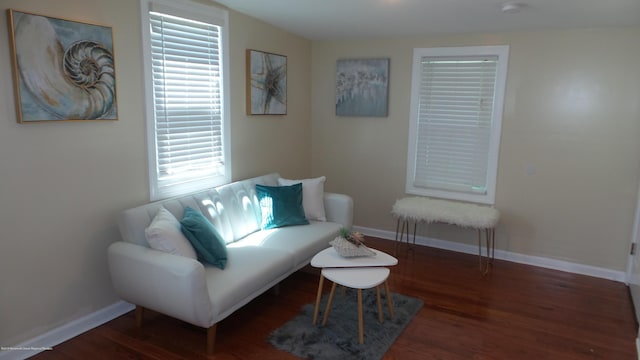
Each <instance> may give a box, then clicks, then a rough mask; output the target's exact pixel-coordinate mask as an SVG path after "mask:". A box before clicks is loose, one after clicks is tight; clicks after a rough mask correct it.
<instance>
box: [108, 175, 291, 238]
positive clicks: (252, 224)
mask: <svg viewBox="0 0 640 360" xmlns="http://www.w3.org/2000/svg"><path fill="white" fill-rule="evenodd" d="M278 178H280V175H279V174H277V173H271V174H267V175H263V176H258V177H254V178H250V179H245V180H241V181H236V182H233V183H230V184H226V185H222V186H219V187H216V188H211V189H208V190H204V191H199V192H195V193H191V194H187V195H183V196H178V197H174V198H170V199H166V200H160V201H155V202H152V203H147V204H144V205H141V206H138V207H135V208H131V209H128V210H125V211H123V212H122V213H120V217H119V219H118V226H119V228H120V234H121V235H122V239H123V240H124V241H127V242H131V243H134V244H138V245H142V246H147V247H148V246H149V244H148V243H147V241H146V239H145V236H144V229H145V228H146V227H147V226H149V224H150V223H151V221H152V220H153V218H154V216H155V215H156V213H157V212H158V210H159V209H160V207H162V206H164V208H165V209H167V210H169V211H170V212H171V213H172V214H173V215H174V216H175V217H176V218H177V219H182V216H183V214H184V209H185V208H186V207H190V208H192V209H194V210H197V211H199V212H201V213H202V214H203V215H204V216H205V217H206V218H207V219H208V220H209V221H211V224H213V226H214V227H215V228H216V230H217V231H218V233H220V235H221V236H222V238H223V239H224V241H225V242H226V243H231V242H234V241H237V240H240V239H242V238H243V237H245V236H247V235H249V234H251V233H253V232H255V231H258V230H260V224H261V221H262V215H261V212H260V205H259V203H258V197H257V195H256V184H261V185H268V186H277V185H278Z"/></svg>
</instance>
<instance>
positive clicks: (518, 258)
mask: <svg viewBox="0 0 640 360" xmlns="http://www.w3.org/2000/svg"><path fill="white" fill-rule="evenodd" d="M353 228H354V230H357V231H360V232H361V233H363V234H365V235H369V236H374V237H379V238H382V239H388V240H395V238H396V234H395V232H391V231H385V230H378V229H372V228H366V227H360V226H354V227H353ZM411 239H412V240H413V235H412V236H411ZM416 244H418V245H424V246H429V247H434V248H438V249H444V250H451V251H456V252H461V253H465V254H475V255H477V254H478V247H477V246H472V245H467V244H460V243H456V242H452V241H447V240H439V239H432V238H428V237H424V236H416ZM483 251H484V250H483ZM495 258H496V259H500V260H506V261H511V262H515V263H520V264H526V265H533V266H538V267H543V268H548V269H554V270H560V271H565V272H570V273H574V274H582V275H588V276H593V277H597V278H602V279H608V280H614V281H618V282H626V274H625V273H624V272H623V271H615V270H611V269H605V268H601V267H597V266H590V265H583V264H577V263H572V262H569V261H563V260H557V259H550V258H545V257H541V256H532V255H524V254H518V253H514V252H510V251H504V250H496V251H495Z"/></svg>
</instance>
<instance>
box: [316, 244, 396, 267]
mask: <svg viewBox="0 0 640 360" xmlns="http://www.w3.org/2000/svg"><path fill="white" fill-rule="evenodd" d="M370 249H371V248H370ZM371 250H373V252H375V253H376V255H375V256H358V257H343V256H340V255H338V253H337V252H336V250H335V249H334V248H333V247H329V248H326V249H324V250H322V251H320V252H319V253H317V254H316V255H315V256H314V257H313V258H312V259H311V266H313V267H317V268H342V267H366V266H369V267H371V266H394V265H397V264H398V259H396V258H394V257H393V256H391V255H389V254H387V253H385V252H383V251H380V250H376V249H371Z"/></svg>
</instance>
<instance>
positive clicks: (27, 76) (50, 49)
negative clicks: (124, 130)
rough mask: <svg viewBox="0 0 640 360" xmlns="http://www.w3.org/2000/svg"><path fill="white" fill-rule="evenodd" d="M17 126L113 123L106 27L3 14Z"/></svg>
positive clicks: (113, 96) (112, 66) (112, 60)
mask: <svg viewBox="0 0 640 360" xmlns="http://www.w3.org/2000/svg"><path fill="white" fill-rule="evenodd" d="M7 17H8V23H9V37H10V39H9V42H10V46H11V57H12V67H13V78H14V87H15V97H16V111H17V120H18V122H19V123H31V122H52V121H85V122H86V121H96V120H117V119H118V107H117V97H116V73H115V57H114V52H113V31H112V28H111V27H107V26H102V25H94V24H88V23H84V22H78V21H73V20H66V19H60V18H55V17H50V16H45V15H38V14H33V13H28V12H22V11H17V10H13V9H8V10H7Z"/></svg>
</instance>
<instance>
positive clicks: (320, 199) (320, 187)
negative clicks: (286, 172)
mask: <svg viewBox="0 0 640 360" xmlns="http://www.w3.org/2000/svg"><path fill="white" fill-rule="evenodd" d="M326 180H327V178H326V177H324V176H321V177H318V178H314V179H302V180H290V179H283V178H280V179H278V184H279V185H280V186H290V185H294V184H300V183H302V207H303V208H304V215H305V217H306V218H307V220H318V221H327V217H326V215H325V212H324V182H325V181H326Z"/></svg>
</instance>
